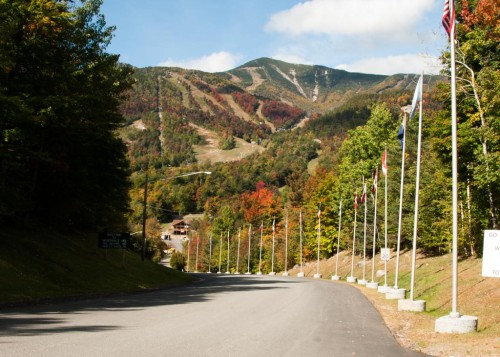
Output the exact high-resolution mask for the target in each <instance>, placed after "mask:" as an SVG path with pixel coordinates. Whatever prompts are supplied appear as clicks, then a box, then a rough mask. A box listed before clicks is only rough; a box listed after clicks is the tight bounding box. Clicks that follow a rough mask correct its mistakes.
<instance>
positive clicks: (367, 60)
mask: <svg viewBox="0 0 500 357" xmlns="http://www.w3.org/2000/svg"><path fill="white" fill-rule="evenodd" d="M443 4H444V1H442V0H308V1H306V0H302V1H300V0H104V2H103V5H102V7H101V12H102V13H103V14H104V15H105V17H106V21H107V24H108V25H113V26H116V31H115V37H114V39H113V41H112V43H111V45H110V46H109V47H108V52H111V53H117V54H120V55H121V57H120V58H121V61H122V62H126V63H130V64H132V65H134V66H137V67H147V66H160V65H162V66H178V67H183V68H190V69H200V70H203V71H207V72H217V71H225V70H229V69H232V68H235V67H238V66H240V65H242V64H244V63H245V62H248V61H250V60H253V59H256V58H260V57H271V58H275V59H279V60H283V61H287V62H291V63H300V64H311V65H312V64H314V65H324V66H327V67H331V68H339V69H345V70H347V71H350V72H364V73H377V74H394V73H420V72H422V71H424V72H425V73H438V72H439V69H440V68H439V60H438V57H439V55H440V53H441V52H442V51H443V50H445V49H446V43H447V37H446V34H445V32H444V30H443V28H442V26H441V15H442V11H443Z"/></svg>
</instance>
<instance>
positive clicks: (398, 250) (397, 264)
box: [394, 111, 406, 289]
mask: <svg viewBox="0 0 500 357" xmlns="http://www.w3.org/2000/svg"><path fill="white" fill-rule="evenodd" d="M405 147H406V111H405V112H404V114H403V148H402V150H401V151H402V154H401V185H400V188H399V219H398V242H397V249H396V272H395V277H394V289H398V288H399V287H398V275H399V252H400V249H401V228H402V227H401V226H402V220H403V188H404V178H405Z"/></svg>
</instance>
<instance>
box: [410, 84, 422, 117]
mask: <svg viewBox="0 0 500 357" xmlns="http://www.w3.org/2000/svg"><path fill="white" fill-rule="evenodd" d="M423 77H424V76H423V75H420V78H419V80H418V83H417V88H415V94H413V101H412V102H411V112H410V119H411V118H413V115H415V109H416V107H417V103H418V102H419V101H421V100H422V82H423Z"/></svg>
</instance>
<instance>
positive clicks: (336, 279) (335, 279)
mask: <svg viewBox="0 0 500 357" xmlns="http://www.w3.org/2000/svg"><path fill="white" fill-rule="evenodd" d="M332 280H334V281H339V280H340V276H338V275H332Z"/></svg>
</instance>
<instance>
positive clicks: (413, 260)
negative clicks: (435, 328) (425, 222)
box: [410, 73, 424, 301]
mask: <svg viewBox="0 0 500 357" xmlns="http://www.w3.org/2000/svg"><path fill="white" fill-rule="evenodd" d="M423 77H424V73H422V77H421V81H422V82H423ZM422 86H423V83H421V86H420V88H419V89H418V90H419V91H420V109H419V115H418V144H417V173H416V179H415V214H414V216H413V252H412V257H411V281H410V300H411V301H413V292H414V287H415V266H416V259H417V227H418V203H419V202H418V195H419V190H420V158H421V150H422Z"/></svg>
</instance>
